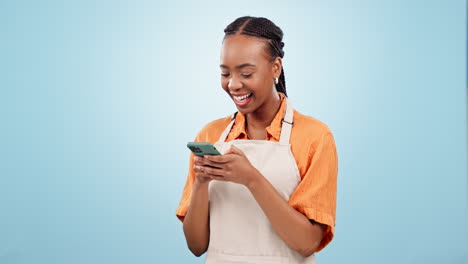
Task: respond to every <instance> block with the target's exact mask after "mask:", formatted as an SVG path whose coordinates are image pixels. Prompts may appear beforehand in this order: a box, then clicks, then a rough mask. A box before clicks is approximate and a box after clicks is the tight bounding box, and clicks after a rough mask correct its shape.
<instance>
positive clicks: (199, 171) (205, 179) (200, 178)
mask: <svg viewBox="0 0 468 264" xmlns="http://www.w3.org/2000/svg"><path fill="white" fill-rule="evenodd" d="M200 160H201V158H200V157H198V156H194V157H193V163H194V165H193V169H194V171H195V183H199V184H208V183H209V182H210V181H212V180H213V179H212V178H211V177H210V175H208V174H206V173H205V170H204V168H205V167H204V164H203V163H202V162H200Z"/></svg>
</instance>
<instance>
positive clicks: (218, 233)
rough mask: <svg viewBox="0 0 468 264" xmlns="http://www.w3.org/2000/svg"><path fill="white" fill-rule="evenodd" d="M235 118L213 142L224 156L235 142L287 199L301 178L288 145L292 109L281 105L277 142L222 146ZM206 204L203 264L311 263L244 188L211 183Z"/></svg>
mask: <svg viewBox="0 0 468 264" xmlns="http://www.w3.org/2000/svg"><path fill="white" fill-rule="evenodd" d="M284 100H287V98H286V97H285V98H284ZM234 120H235V114H234V115H233V118H232V121H231V123H230V124H229V125H228V126H227V127H226V129H225V130H224V132H223V133H222V134H221V136H220V138H219V140H218V142H216V143H215V146H216V148H217V149H218V150H219V151H220V152H221V153H225V152H226V151H227V150H228V149H229V148H230V146H231V145H232V144H234V145H235V146H236V147H237V148H239V149H240V150H242V151H243V152H244V153H245V155H246V156H247V158H248V159H249V161H250V163H252V165H253V166H254V167H255V168H256V169H257V170H259V171H260V173H262V175H263V176H265V178H266V179H267V180H268V181H269V182H270V183H271V184H272V185H273V186H274V187H275V188H276V190H277V191H278V192H279V193H280V194H281V196H282V197H283V198H284V199H285V200H286V201H288V200H289V197H290V196H291V194H292V193H293V191H294V190H295V189H296V187H297V185H298V184H299V182H300V180H301V178H300V174H299V170H298V168H297V164H296V160H295V159H294V156H293V154H292V152H291V145H290V144H289V137H290V134H291V127H292V120H293V109H292V108H291V106H290V105H289V102H288V101H286V113H285V116H284V118H283V121H282V130H281V136H280V141H279V142H273V141H267V140H233V141H230V142H225V140H226V138H227V136H228V134H229V132H230V130H231V128H232V126H233V124H234ZM209 201H210V242H209V247H208V251H207V254H206V260H205V264H230V263H232V264H234V263H238V264H240V263H255V264H267V263H268V264H270V263H271V264H273V263H289V264H296V263H304V264H305V263H307V264H315V255H311V256H309V257H307V258H304V257H302V256H301V255H300V254H299V253H297V252H296V251H294V250H292V249H290V248H289V247H288V246H287V245H286V243H284V242H283V240H282V239H281V238H280V237H279V236H278V234H277V233H276V231H275V230H274V229H273V227H272V225H271V224H270V221H269V220H268V218H267V217H266V216H265V214H264V213H263V210H262V209H261V207H260V206H259V205H258V203H257V202H256V201H255V198H254V197H253V196H252V194H251V193H250V191H249V190H248V189H247V187H245V186H244V185H241V184H237V183H232V182H224V181H216V180H214V181H211V182H210V184H209ZM304 246H305V245H304Z"/></svg>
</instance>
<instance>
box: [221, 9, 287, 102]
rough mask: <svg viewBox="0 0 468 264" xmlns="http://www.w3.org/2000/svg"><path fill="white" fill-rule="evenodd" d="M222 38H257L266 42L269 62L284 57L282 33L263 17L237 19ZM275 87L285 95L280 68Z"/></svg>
mask: <svg viewBox="0 0 468 264" xmlns="http://www.w3.org/2000/svg"><path fill="white" fill-rule="evenodd" d="M224 33H225V35H224V38H226V37H227V36H229V35H234V34H241V35H249V36H254V37H259V38H263V39H266V40H267V43H268V53H269V55H270V56H271V61H274V60H275V59H276V58H277V57H280V58H283V56H284V51H283V47H284V43H283V41H282V40H283V31H282V30H281V29H280V28H279V27H278V26H276V25H275V24H274V23H273V22H271V21H270V20H268V19H266V18H264V17H251V16H244V17H239V18H238V19H236V20H234V22H232V23H231V24H229V25H228V26H227V27H226V28H225V29H224ZM275 86H276V91H278V92H282V93H284V95H286V96H287V94H286V80H285V79H284V69H283V66H281V75H280V77H279V81H278V83H277V84H275Z"/></svg>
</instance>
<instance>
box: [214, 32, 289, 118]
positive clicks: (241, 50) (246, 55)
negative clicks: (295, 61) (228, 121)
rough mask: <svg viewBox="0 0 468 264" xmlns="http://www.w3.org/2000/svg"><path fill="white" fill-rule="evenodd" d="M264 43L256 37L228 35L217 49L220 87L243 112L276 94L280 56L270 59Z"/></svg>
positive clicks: (256, 106) (256, 107)
mask: <svg viewBox="0 0 468 264" xmlns="http://www.w3.org/2000/svg"><path fill="white" fill-rule="evenodd" d="M265 45H266V43H265V42H263V41H261V39H259V38H257V37H252V36H246V35H231V36H228V37H226V38H225V39H224V42H223V46H222V48H221V65H220V67H221V86H222V87H223V89H224V90H225V91H226V92H227V93H228V94H229V96H230V97H231V99H232V100H233V101H234V103H235V104H236V107H237V109H238V110H239V111H240V112H241V113H243V114H247V113H252V112H254V111H256V110H257V109H259V107H261V106H262V105H263V104H264V103H265V102H267V101H268V100H271V99H273V98H274V97H273V96H274V95H275V94H276V89H275V86H274V79H275V78H276V77H279V75H280V73H281V71H280V70H281V59H279V58H277V59H276V60H275V61H273V62H270V61H269V56H268V54H267V52H266V46H265Z"/></svg>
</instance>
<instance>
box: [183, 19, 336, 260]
mask: <svg viewBox="0 0 468 264" xmlns="http://www.w3.org/2000/svg"><path fill="white" fill-rule="evenodd" d="M224 32H225V37H224V40H223V45H222V48H221V57H220V59H221V64H220V68H221V87H222V88H223V89H224V90H225V91H226V93H227V94H228V96H229V97H230V98H232V100H233V102H234V104H235V105H236V107H237V109H238V111H237V112H236V113H234V114H232V115H229V116H227V117H224V118H220V119H217V120H214V121H212V122H210V123H209V124H207V125H205V127H204V128H203V129H202V130H201V131H200V132H199V133H198V135H197V136H196V138H195V142H210V143H213V144H215V146H216V148H217V149H218V150H219V151H220V152H221V153H223V155H218V156H208V155H205V156H204V157H195V155H193V154H191V155H190V167H189V173H188V177H187V181H186V184H185V187H184V190H183V194H182V199H181V201H180V204H179V207H178V208H177V211H176V215H177V217H178V218H179V219H180V220H181V221H183V229H184V233H185V238H186V240H187V245H188V247H189V249H190V250H191V251H192V252H193V253H194V254H195V255H196V256H200V255H202V254H203V253H205V252H207V256H206V263H233V262H235V263H315V261H316V260H315V252H318V251H320V250H322V249H323V248H324V247H325V246H326V245H328V244H329V243H330V241H331V240H332V239H333V237H334V233H335V231H334V230H335V215H336V212H335V211H336V185H337V175H338V157H337V152H336V147H335V141H334V138H333V135H332V133H331V131H330V129H329V128H328V126H327V125H325V124H324V123H323V122H321V121H319V120H317V119H315V118H313V117H310V116H306V115H303V114H301V113H299V112H298V111H297V110H295V109H293V108H292V105H291V103H290V102H289V100H288V98H287V94H286V82H285V78H284V70H283V67H282V58H283V56H284V51H283V47H284V43H283V42H282V38H283V32H282V30H281V29H280V28H279V27H277V26H276V25H275V24H274V23H273V22H271V21H270V20H268V19H266V18H262V17H250V16H246V17H241V18H238V19H236V20H235V21H234V22H232V23H231V24H230V25H228V26H227V27H226V29H225V30H224ZM213 167H216V168H213Z"/></svg>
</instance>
